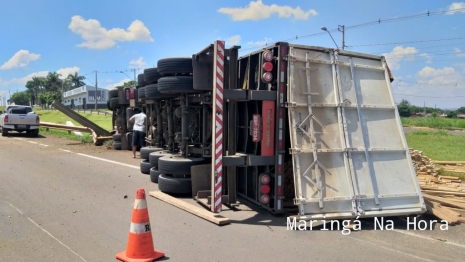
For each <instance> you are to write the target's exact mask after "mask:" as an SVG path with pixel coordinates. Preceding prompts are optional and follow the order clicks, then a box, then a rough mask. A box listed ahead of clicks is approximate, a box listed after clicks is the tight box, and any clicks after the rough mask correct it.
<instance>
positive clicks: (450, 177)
mask: <svg viewBox="0 0 465 262" xmlns="http://www.w3.org/2000/svg"><path fill="white" fill-rule="evenodd" d="M439 179H449V180H460V178H459V177H456V176H439Z"/></svg>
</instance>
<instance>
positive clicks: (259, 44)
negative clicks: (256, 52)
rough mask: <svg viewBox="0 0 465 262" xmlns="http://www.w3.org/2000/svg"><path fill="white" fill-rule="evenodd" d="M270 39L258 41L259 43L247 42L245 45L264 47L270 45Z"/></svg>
mask: <svg viewBox="0 0 465 262" xmlns="http://www.w3.org/2000/svg"><path fill="white" fill-rule="evenodd" d="M271 40H272V39H271V38H269V37H265V38H264V39H263V40H260V41H255V42H254V41H249V42H247V45H251V46H264V45H269V44H271Z"/></svg>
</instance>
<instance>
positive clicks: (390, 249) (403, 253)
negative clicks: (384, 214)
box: [349, 236, 434, 262]
mask: <svg viewBox="0 0 465 262" xmlns="http://www.w3.org/2000/svg"><path fill="white" fill-rule="evenodd" d="M349 238H352V239H354V240H357V241H360V242H363V243H365V244H369V245H372V246H375V247H379V248H382V249H386V250H389V251H393V252H396V253H400V254H402V255H407V256H411V257H414V258H416V259H420V260H423V261H431V262H434V261H433V260H429V259H427V258H424V257H419V256H415V255H412V254H409V253H405V252H402V251H399V250H395V249H392V248H388V247H384V246H380V245H376V244H375V243H373V242H372V241H365V240H361V239H358V238H355V237H350V236H349Z"/></svg>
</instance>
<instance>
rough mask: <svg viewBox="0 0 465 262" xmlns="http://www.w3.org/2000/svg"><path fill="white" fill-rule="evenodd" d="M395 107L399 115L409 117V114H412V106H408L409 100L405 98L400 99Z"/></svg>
mask: <svg viewBox="0 0 465 262" xmlns="http://www.w3.org/2000/svg"><path fill="white" fill-rule="evenodd" d="M397 109H398V111H399V115H400V116H401V117H409V116H410V115H412V108H411V106H410V102H409V101H407V100H405V99H402V101H400V103H399V104H398V105H397Z"/></svg>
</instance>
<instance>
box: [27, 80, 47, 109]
mask: <svg viewBox="0 0 465 262" xmlns="http://www.w3.org/2000/svg"><path fill="white" fill-rule="evenodd" d="M28 85H29V86H28ZM26 87H27V88H28V89H31V91H32V93H33V95H34V101H33V102H34V103H38V102H40V101H39V99H38V97H39V93H41V92H43V91H44V87H45V77H43V76H33V77H32V80H30V81H28V82H27V83H26Z"/></svg>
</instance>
